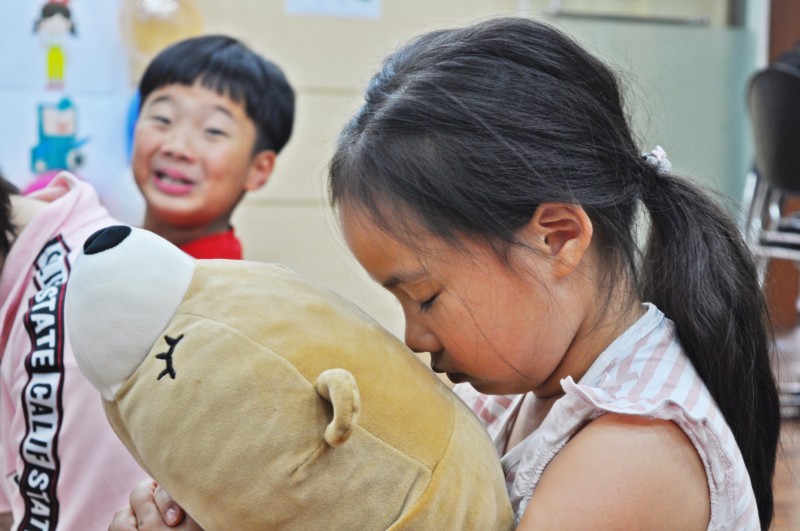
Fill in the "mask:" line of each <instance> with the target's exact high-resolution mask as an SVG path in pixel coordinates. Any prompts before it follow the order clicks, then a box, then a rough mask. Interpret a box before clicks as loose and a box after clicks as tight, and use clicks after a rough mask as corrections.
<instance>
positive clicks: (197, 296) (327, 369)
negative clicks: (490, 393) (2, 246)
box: [65, 227, 514, 530]
mask: <svg viewBox="0 0 800 531" xmlns="http://www.w3.org/2000/svg"><path fill="white" fill-rule="evenodd" d="M65 304H66V307H65V308H66V309H65V312H66V323H67V332H68V335H69V338H70V341H72V344H73V347H74V350H75V356H76V358H77V361H78V364H79V366H80V368H81V370H82V371H83V372H84V374H85V375H86V376H87V378H88V379H89V380H90V381H91V382H92V383H93V384H94V385H95V386H96V387H97V389H98V390H99V391H100V394H101V395H102V397H103V401H104V405H105V409H106V413H107V416H108V418H109V420H110V422H111V425H112V426H113V428H114V430H115V431H116V433H117V434H118V435H119V437H120V438H121V439H122V441H123V442H124V443H125V444H126V445H127V447H128V449H129V450H130V451H131V453H132V454H133V455H134V456H135V457H136V459H137V460H138V461H139V463H140V464H141V465H142V466H143V467H144V468H145V469H146V470H147V471H148V472H149V473H150V474H151V475H152V476H153V477H154V478H155V479H156V480H157V481H158V482H159V483H160V484H161V485H163V486H164V487H165V488H166V489H167V490H168V491H169V492H170V494H172V496H173V497H174V498H175V500H176V501H177V502H178V503H179V504H181V505H182V506H183V507H184V508H185V509H186V510H187V512H188V513H189V514H191V515H192V516H193V517H194V518H195V520H197V522H198V523H199V524H200V525H201V526H203V527H204V528H205V529H207V530H223V529H237V530H245V529H258V530H261V529H302V530H308V529H337V530H338V529H359V530H361V529H423V530H428V529H436V530H441V529H459V530H460V529H481V530H484V529H486V530H489V529H491V530H495V529H510V528H513V526H514V521H513V516H512V513H511V508H510V504H509V501H508V497H507V495H506V489H505V482H504V478H503V474H502V471H501V468H500V465H499V461H498V459H497V456H496V452H495V448H494V446H493V445H492V443H491V441H490V440H489V438H488V436H487V434H486V433H485V432H484V429H483V427H482V426H481V425H480V424H479V422H478V421H477V419H476V418H474V417H473V415H472V413H471V412H470V411H469V410H468V409H467V408H466V407H465V406H464V405H463V404H462V403H461V402H460V401H459V399H458V398H457V397H456V396H455V395H453V394H452V393H451V391H450V390H449V389H448V388H447V387H446V386H445V385H444V384H442V383H441V382H440V381H439V380H438V379H437V378H436V377H435V375H433V374H432V373H431V372H430V371H429V370H428V369H427V367H425V366H424V365H423V364H422V362H421V361H420V360H419V359H418V358H417V357H416V356H414V354H413V353H412V352H410V351H409V350H408V349H407V348H406V347H405V346H404V345H403V344H402V343H401V342H399V341H398V340H397V339H396V338H395V337H394V336H392V335H391V334H389V333H388V332H386V331H385V330H384V329H382V328H381V327H380V326H378V325H377V324H376V323H375V322H374V321H372V320H371V319H369V318H368V317H366V316H365V315H364V314H363V313H362V312H361V311H359V310H358V309H357V308H356V307H355V306H354V305H352V304H351V303H349V302H348V301H346V300H344V299H342V298H341V297H339V296H337V295H335V294H334V293H332V292H331V291H329V290H327V289H324V288H322V287H319V286H317V285H314V284H313V283H311V282H309V281H308V280H307V279H304V278H302V277H301V276H299V275H297V274H295V273H293V272H291V271H289V270H288V269H286V268H284V267H281V266H276V265H268V264H260V263H253V262H238V261H226V260H194V259H192V258H189V257H188V256H187V255H185V254H183V253H182V252H181V251H179V250H178V249H177V248H175V247H173V246H172V245H171V244H169V243H168V242H167V241H166V240H163V239H161V238H159V237H158V236H155V235H153V234H152V233H149V232H146V231H143V230H139V229H131V228H128V227H110V228H107V229H104V230H102V231H99V232H97V233H95V234H94V235H93V236H92V237H90V238H89V240H87V241H86V244H85V245H84V250H83V253H82V255H81V256H80V257H79V258H78V260H77V261H76V264H75V266H74V269H73V271H72V273H71V277H70V282H69V284H68V287H67V294H66V303H65Z"/></svg>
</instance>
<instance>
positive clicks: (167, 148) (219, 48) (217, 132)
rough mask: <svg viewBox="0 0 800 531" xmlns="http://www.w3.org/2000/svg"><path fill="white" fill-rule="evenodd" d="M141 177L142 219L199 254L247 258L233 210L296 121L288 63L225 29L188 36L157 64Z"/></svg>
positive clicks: (265, 175)
mask: <svg viewBox="0 0 800 531" xmlns="http://www.w3.org/2000/svg"><path fill="white" fill-rule="evenodd" d="M139 93H140V96H141V101H142V106H141V110H140V115H139V119H138V121H137V125H136V131H135V136H134V146H133V161H132V166H133V175H134V178H135V180H136V184H137V186H138V187H139V190H141V192H142V195H143V196H144V199H145V203H146V207H145V218H144V223H143V227H144V228H145V229H148V230H151V231H153V232H155V233H157V234H159V235H161V236H162V237H164V238H166V239H167V240H169V241H170V242H172V243H173V244H175V245H177V246H178V247H180V248H181V249H183V250H184V251H185V252H187V253H188V254H190V255H192V256H194V257H195V258H229V259H241V258H242V247H241V243H240V242H239V239H238V238H237V237H236V235H235V233H234V230H233V227H232V226H231V222H230V219H231V216H232V214H233V212H234V210H235V208H236V205H238V203H239V201H241V199H242V198H243V197H244V195H245V194H246V193H247V192H250V191H253V190H257V189H258V188H260V187H262V186H263V185H264V184H266V182H267V180H268V179H269V177H270V174H271V173H272V170H273V168H274V165H275V158H276V156H277V154H278V153H279V152H280V150H281V149H282V148H283V147H284V146H285V145H286V142H287V141H288V140H289V137H290V136H291V132H292V124H293V120H294V91H293V90H292V88H291V86H290V85H289V83H288V81H287V80H286V77H285V76H284V74H283V72H282V71H281V69H280V68H279V67H278V66H277V65H275V64H274V63H272V62H270V61H268V60H267V59H265V58H263V57H261V56H260V55H258V54H256V53H255V52H253V51H252V50H250V49H248V48H247V47H246V46H244V45H243V44H242V43H240V42H239V41H237V40H235V39H233V38H230V37H226V36H219V35H211V36H203V37H196V38H192V39H187V40H184V41H181V42H179V43H177V44H174V45H172V46H171V47H169V48H167V49H165V50H164V51H162V52H161V53H160V54H159V55H158V56H156V58H155V59H153V61H152V62H151V63H150V65H149V66H148V68H147V70H145V72H144V75H143V76H142V80H141V83H140V85H139Z"/></svg>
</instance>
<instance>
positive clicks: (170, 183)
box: [153, 170, 194, 195]
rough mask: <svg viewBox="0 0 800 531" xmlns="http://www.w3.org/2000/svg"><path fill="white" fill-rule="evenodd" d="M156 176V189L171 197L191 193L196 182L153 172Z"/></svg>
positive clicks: (157, 171) (162, 172)
mask: <svg viewBox="0 0 800 531" xmlns="http://www.w3.org/2000/svg"><path fill="white" fill-rule="evenodd" d="M153 174H154V175H155V180H154V184H155V186H156V188H158V189H159V190H161V191H162V192H164V193H166V194H171V195H185V194H188V193H189V192H191V190H192V187H193V186H194V182H192V181H191V180H190V179H187V178H185V177H181V176H179V175H174V174H170V173H167V172H164V171H160V170H156V171H154V172H153Z"/></svg>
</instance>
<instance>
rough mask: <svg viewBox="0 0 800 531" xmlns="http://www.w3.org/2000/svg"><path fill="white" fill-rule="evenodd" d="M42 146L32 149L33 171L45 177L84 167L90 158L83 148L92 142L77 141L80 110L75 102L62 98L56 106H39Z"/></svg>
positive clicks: (44, 104) (39, 144) (40, 142)
mask: <svg viewBox="0 0 800 531" xmlns="http://www.w3.org/2000/svg"><path fill="white" fill-rule="evenodd" d="M38 115H39V143H38V144H37V145H36V146H35V147H34V148H33V149H31V171H33V173H36V174H41V173H44V172H47V171H51V170H70V171H75V170H76V169H78V168H80V167H81V166H83V164H84V163H85V162H86V158H85V156H84V154H83V152H82V151H81V149H80V148H81V147H82V146H83V145H84V144H86V143H87V142H88V141H89V139H88V138H84V139H81V140H78V139H77V129H78V111H77V108H76V107H75V105H74V104H73V103H72V100H70V99H69V98H62V99H61V101H59V102H58V103H56V104H48V103H42V104H40V105H39V106H38Z"/></svg>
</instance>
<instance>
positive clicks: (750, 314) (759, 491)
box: [640, 163, 780, 529]
mask: <svg viewBox="0 0 800 531" xmlns="http://www.w3.org/2000/svg"><path fill="white" fill-rule="evenodd" d="M643 166H644V167H643V168H642V170H643V171H642V172H641V175H642V179H643V181H644V182H642V186H641V188H642V202H643V203H644V205H645V206H646V207H647V210H648V211H649V213H650V218H651V227H650V235H649V238H648V242H647V246H646V248H645V252H644V257H643V261H642V264H641V269H640V271H641V276H640V289H641V296H642V300H645V301H650V302H652V303H654V304H655V305H656V306H657V307H658V308H660V309H661V310H662V311H663V312H664V314H665V315H666V316H667V317H669V318H670V319H671V320H672V321H674V322H675V325H676V329H677V333H678V338H679V340H680V342H681V344H682V346H683V348H684V350H685V351H686V354H687V355H688V357H689V359H691V361H692V363H693V364H694V366H695V368H696V369H697V372H698V373H699V374H700V376H701V378H702V379H703V381H704V382H705V383H706V386H707V387H708V389H709V391H710V392H711V395H712V396H713V397H714V399H715V400H716V402H717V405H718V406H719V408H720V410H721V411H722V413H723V415H724V416H725V419H726V421H727V422H728V425H729V426H730V428H731V430H732V431H733V434H734V436H735V437H736V442H737V443H738V445H739V448H740V449H741V452H742V455H743V457H744V461H745V464H746V465H747V470H748V472H749V474H750V481H751V482H752V485H753V490H754V491H755V495H756V501H757V503H758V512H759V516H760V520H761V525H762V526H763V528H764V529H766V528H768V527H769V524H770V522H771V521H772V512H773V496H772V476H773V473H774V470H775V449H776V447H777V444H778V437H779V425H780V411H779V403H778V392H777V388H776V385H775V379H774V375H773V373H772V369H771V365H770V358H769V346H770V341H769V338H770V337H771V334H770V327H769V319H768V316H767V312H766V304H765V301H764V296H763V292H762V291H761V289H760V286H759V284H758V282H757V280H756V270H755V266H754V263H753V260H752V258H751V255H750V253H749V251H748V249H747V246H746V244H745V242H744V240H743V238H742V237H741V235H740V233H739V231H738V229H737V227H736V226H735V225H734V223H733V222H732V221H731V220H730V216H728V215H727V213H726V212H724V211H723V210H722V209H721V208H720V207H719V206H718V205H717V204H715V203H714V202H713V201H712V200H711V199H710V198H709V197H707V196H706V195H704V193H703V192H701V191H700V190H699V189H698V188H697V187H695V186H694V185H692V184H691V183H689V182H688V181H686V180H684V179H682V178H679V177H676V176H673V175H671V174H669V173H666V172H663V171H659V169H658V168H657V167H654V166H653V165H651V164H646V163H645V164H643Z"/></svg>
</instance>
